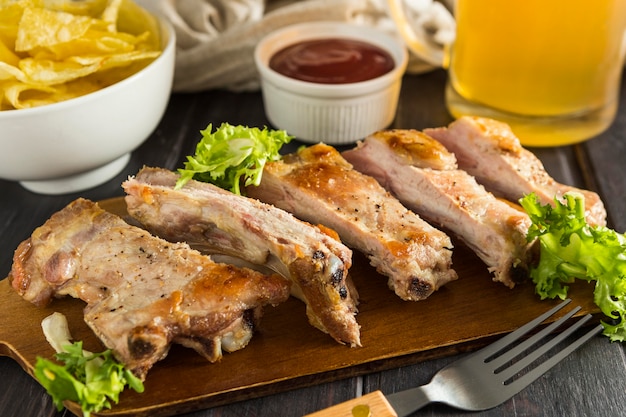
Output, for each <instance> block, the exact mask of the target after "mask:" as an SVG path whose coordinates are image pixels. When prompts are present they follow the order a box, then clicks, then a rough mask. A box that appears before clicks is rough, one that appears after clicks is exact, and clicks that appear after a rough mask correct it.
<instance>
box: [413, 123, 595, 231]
mask: <svg viewBox="0 0 626 417" xmlns="http://www.w3.org/2000/svg"><path fill="white" fill-rule="evenodd" d="M424 133H426V134H428V135H430V136H432V137H433V138H435V139H437V140H438V141H439V142H441V143H442V144H443V145H444V146H445V147H446V148H447V149H448V150H449V151H450V152H452V153H454V154H455V156H456V158H457V160H458V164H459V167H460V168H461V169H463V170H465V171H467V172H468V173H469V174H471V175H473V176H474V177H476V179H477V180H478V182H479V183H481V184H482V185H484V186H485V188H487V189H488V190H489V191H491V192H492V193H494V194H496V195H498V196H501V197H503V198H506V199H508V200H511V201H514V202H518V201H519V199H520V198H522V197H524V195H526V194H530V193H533V192H534V193H535V194H537V196H538V198H539V200H540V201H541V202H542V203H543V204H554V198H555V197H561V196H562V195H563V194H565V193H566V192H568V191H577V192H579V193H581V194H582V195H584V196H585V206H586V216H587V221H588V222H589V223H590V224H595V225H600V226H604V225H606V210H605V209H604V204H603V203H602V200H600V197H599V196H598V194H596V193H594V192H592V191H588V190H581V189H578V188H575V187H571V186H569V185H564V184H561V183H558V182H557V181H555V180H554V178H552V177H551V176H550V175H549V174H548V173H547V172H546V170H545V169H544V167H543V164H542V163H541V161H540V160H539V159H538V158H537V157H536V156H535V155H534V154H533V153H532V152H530V151H528V150H526V149H524V148H523V147H522V145H521V144H520V142H519V139H518V138H517V137H516V136H515V134H514V133H513V132H512V131H511V128H510V127H509V126H508V125H507V124H505V123H502V122H498V121H495V120H492V119H486V118H480V117H468V116H466V117H462V118H460V119H458V120H456V121H454V122H452V123H451V124H450V125H449V126H448V127H447V128H445V127H442V128H436V129H426V130H424Z"/></svg>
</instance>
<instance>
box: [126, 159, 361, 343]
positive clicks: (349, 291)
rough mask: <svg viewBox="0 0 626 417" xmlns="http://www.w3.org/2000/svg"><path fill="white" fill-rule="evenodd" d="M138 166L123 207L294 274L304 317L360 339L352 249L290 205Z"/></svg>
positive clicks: (187, 236)
mask: <svg viewBox="0 0 626 417" xmlns="http://www.w3.org/2000/svg"><path fill="white" fill-rule="evenodd" d="M177 179H178V174H176V173H174V172H172V171H168V170H165V169H159V168H143V169H142V170H141V171H140V172H139V173H138V174H137V175H136V177H135V178H130V179H128V180H127V181H125V182H124V183H123V187H124V190H125V191H126V193H127V196H126V204H127V209H128V212H129V214H130V215H131V216H133V217H134V218H135V219H136V220H137V221H139V222H140V223H141V224H142V225H143V226H144V227H146V228H147V229H148V230H150V231H151V232H153V233H155V234H156V235H158V236H161V237H163V238H165V239H167V240H170V241H185V242H188V243H189V244H190V245H191V246H192V247H195V248H198V249H199V250H201V251H203V252H209V253H220V254H224V255H229V256H234V257H238V258H241V259H243V260H245V261H247V262H249V263H252V264H255V265H263V266H266V267H269V268H270V269H273V270H274V271H276V272H278V273H280V274H282V275H283V276H285V277H288V278H290V279H291V280H293V283H294V285H292V292H293V294H294V295H296V296H297V297H298V298H300V299H302V300H303V301H304V302H305V303H306V307H307V308H306V312H307V315H308V318H309V322H310V323H311V324H312V325H313V326H315V327H317V328H319V329H320V330H322V331H324V332H327V333H329V334H330V335H331V336H332V337H333V338H334V339H335V340H337V341H338V342H340V343H347V344H349V345H350V346H359V345H360V330H359V325H358V324H357V321H356V317H355V314H356V312H357V308H356V303H357V294H356V290H355V288H354V286H353V284H352V280H351V278H350V277H349V275H348V270H349V268H350V266H351V265H352V251H351V250H350V249H349V248H348V247H346V246H345V245H343V244H342V243H341V242H340V241H338V240H337V239H335V238H333V237H331V236H329V235H328V234H325V233H323V232H322V231H321V230H320V229H319V228H317V227H315V226H312V225H311V224H309V223H306V222H303V221H300V220H298V219H296V218H295V217H294V216H293V215H291V214H290V213H287V212H286V211H284V210H281V209H279V208H277V207H274V206H271V205H269V204H264V203H261V202H260V201H257V200H255V199H252V198H247V197H242V196H239V195H235V194H233V193H231V192H230V191H226V190H223V189H221V188H219V187H216V186H214V185H212V184H208V183H204V182H198V181H189V182H188V183H186V184H185V186H184V187H182V188H180V189H175V184H176V181H177Z"/></svg>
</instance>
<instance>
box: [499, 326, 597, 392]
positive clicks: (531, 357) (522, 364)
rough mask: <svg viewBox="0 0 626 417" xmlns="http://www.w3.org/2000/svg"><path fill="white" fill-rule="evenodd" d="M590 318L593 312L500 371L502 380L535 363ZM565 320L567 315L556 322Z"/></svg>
mask: <svg viewBox="0 0 626 417" xmlns="http://www.w3.org/2000/svg"><path fill="white" fill-rule="evenodd" d="M590 318H591V314H587V315H586V316H584V317H582V318H580V319H579V320H578V321H577V322H576V323H574V324H573V325H571V326H570V327H568V328H567V329H566V330H564V331H563V332H561V333H560V334H558V335H556V336H555V337H554V338H552V339H551V340H550V341H549V342H546V343H545V344H543V345H542V346H540V347H538V348H537V349H535V350H533V351H532V352H530V353H529V354H528V355H526V356H525V357H524V358H522V359H520V360H519V361H517V362H515V363H514V364H512V365H511V366H509V367H508V368H506V369H504V370H502V372H499V373H498V375H499V376H500V378H501V380H502V381H506V380H508V379H509V378H511V377H512V376H514V375H515V374H517V373H518V372H520V371H521V370H522V369H524V368H526V367H527V366H528V365H530V364H531V363H533V362H534V361H535V360H537V359H539V357H541V355H543V354H545V353H547V352H548V351H549V350H550V349H552V348H553V347H555V346H556V345H558V344H559V343H561V342H562V341H563V340H565V339H566V338H567V337H568V336H569V335H571V334H572V333H574V332H575V331H576V330H578V329H579V328H580V327H581V326H582V325H583V324H585V323H586V322H587V321H589V319H590ZM565 320H567V316H564V317H563V318H562V319H560V320H559V321H558V322H556V323H554V324H558V325H560V324H562V323H563V322H564V321H565ZM551 327H552V326H551ZM555 327H558V326H555ZM537 341H538V340H536V341H534V342H533V343H529V344H528V347H530V346H532V345H534V344H535V342H537Z"/></svg>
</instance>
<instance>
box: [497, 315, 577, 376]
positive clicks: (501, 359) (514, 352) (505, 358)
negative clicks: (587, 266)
mask: <svg viewBox="0 0 626 417" xmlns="http://www.w3.org/2000/svg"><path fill="white" fill-rule="evenodd" d="M578 311H580V307H576V308H574V309H572V310H571V311H570V312H569V313H567V314H565V315H564V316H563V317H561V318H560V319H559V320H557V321H555V322H554V323H552V324H550V325H549V326H546V327H545V328H544V329H543V330H541V331H540V332H537V333H536V334H535V335H533V336H532V337H530V338H528V339H527V340H525V341H524V342H522V343H520V344H519V345H517V346H515V347H514V348H512V349H511V350H508V351H506V352H505V353H503V354H502V355H500V356H498V357H496V358H494V359H493V360H490V358H487V359H486V361H487V363H488V365H487V367H488V368H490V369H492V370H494V371H495V370H497V369H499V368H500V367H501V366H502V365H504V364H505V363H507V362H509V361H510V360H512V359H513V358H515V357H517V356H518V355H519V354H520V353H522V352H524V351H525V350H526V349H528V348H529V347H531V346H533V345H535V344H536V343H537V342H539V341H540V340H542V339H543V338H544V337H545V336H547V335H548V334H550V333H552V332H553V331H554V330H556V329H557V328H558V327H560V326H561V325H562V324H563V323H565V322H566V321H567V320H569V319H570V318H571V317H572V316H573V315H574V314H576V313H577V312H578Z"/></svg>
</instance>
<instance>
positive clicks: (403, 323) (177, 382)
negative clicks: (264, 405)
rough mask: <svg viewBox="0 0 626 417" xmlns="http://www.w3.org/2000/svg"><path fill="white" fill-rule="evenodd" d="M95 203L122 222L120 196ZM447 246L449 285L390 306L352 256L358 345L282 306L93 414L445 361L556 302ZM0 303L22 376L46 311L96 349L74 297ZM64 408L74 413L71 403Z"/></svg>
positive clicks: (149, 410)
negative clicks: (245, 332)
mask: <svg viewBox="0 0 626 417" xmlns="http://www.w3.org/2000/svg"><path fill="white" fill-rule="evenodd" d="M100 205H101V206H102V207H103V208H105V209H106V210H109V211H111V212H113V213H115V214H118V215H120V216H125V215H126V206H125V204H124V200H123V199H122V198H114V199H110V200H105V201H102V202H101V203H100ZM457 246H458V247H457V248H456V249H455V252H454V258H453V260H454V267H455V269H456V270H457V272H458V275H459V279H458V280H457V281H454V282H452V283H449V284H448V285H446V286H445V287H444V288H442V289H440V290H439V291H437V292H436V293H434V294H433V295H432V296H430V297H429V298H428V299H427V300H424V301H419V302H406V301H402V300H400V299H399V298H398V297H397V296H395V294H394V293H393V292H391V291H390V290H389V289H388V288H387V283H386V282H387V279H386V278H385V277H383V276H381V275H379V274H377V273H376V271H375V270H374V269H373V268H372V267H370V266H369V264H368V262H367V260H366V259H365V258H364V257H363V256H362V255H360V254H358V253H355V256H354V258H353V263H354V266H353V267H352V269H351V270H350V271H351V275H352V276H353V279H354V281H355V284H356V286H357V288H358V291H359V294H360V305H359V314H358V316H357V320H358V322H359V324H360V325H361V341H362V344H363V346H362V347H359V348H350V347H347V346H343V345H340V344H338V343H336V342H335V341H333V340H332V339H331V338H330V337H329V336H328V335H326V334H324V333H322V332H320V331H318V330H316V329H314V328H313V327H311V326H310V325H309V324H308V322H307V319H306V315H305V309H304V304H303V303H301V302H300V301H298V300H296V299H290V300H289V301H287V302H286V303H284V304H281V305H279V306H277V307H274V308H266V309H265V314H264V316H263V319H262V322H261V325H260V327H259V329H258V332H257V333H256V334H255V336H254V337H253V338H252V341H251V342H250V344H249V345H248V346H247V347H246V348H245V349H242V350H240V351H237V352H234V353H231V354H225V355H224V358H223V359H222V361H221V362H219V363H216V364H211V363H208V362H207V361H205V360H204V359H203V358H201V357H200V356H199V355H197V354H196V353H195V352H193V351H191V350H189V349H186V348H183V347H180V346H174V347H173V348H172V350H171V351H170V354H169V355H168V357H167V358H166V359H165V360H163V361H161V362H159V363H157V365H156V366H155V367H154V368H152V370H150V372H149V374H148V377H147V379H146V381H145V392H144V393H143V394H137V393H135V392H134V391H132V390H127V391H125V392H124V393H123V394H122V395H121V398H120V402H119V404H117V405H114V406H113V409H112V410H107V411H106V412H102V413H98V414H95V415H103V416H104V415H107V416H169V415H174V414H178V413H182V412H189V411H191V410H196V409H202V408H209V407H213V406H217V405H222V404H227V403H232V402H235V401H239V400H243V399H248V398H253V397H259V396H263V395H267V394H271V393H276V392H280V391H286V390H289V389H294V388H299V387H303V386H308V385H313V384H319V383H322V382H326V381H330V380H336V379H340V378H345V377H349V376H355V375H359V374H364V373H369V372H373V371H377V370H383V369H389V368H392V367H397V366H401V365H405V364H409V363H416V362H419V361H423V360H426V359H431V358H435V357H441V356H444V355H450V354H454V353H458V352H461V351H465V350H468V349H474V348H476V347H478V346H481V345H485V344H487V343H488V342H491V341H492V340H493V339H495V338H496V337H497V336H499V335H502V334H503V333H507V332H510V331H512V330H514V329H515V328H517V327H519V326H520V325H522V324H524V323H526V322H528V321H530V320H531V319H532V318H534V317H536V316H538V315H539V314H541V313H543V312H544V311H546V310H548V309H549V308H550V307H551V306H553V305H556V304H558V302H559V301H558V300H545V301H541V300H540V299H539V297H538V296H536V295H535V294H534V288H533V285H532V284H531V283H527V284H524V285H519V286H517V287H516V288H515V289H512V290H511V289H508V288H506V287H504V286H503V285H502V284H499V283H495V282H492V280H491V277H490V275H489V274H488V272H487V270H486V267H485V266H484V264H483V263H482V262H481V261H480V260H479V259H478V258H477V257H476V256H475V255H474V254H473V253H471V252H470V251H469V250H467V249H466V248H465V247H463V246H462V245H460V244H457ZM592 293H593V285H592V284H586V283H584V282H580V283H577V284H576V285H573V286H572V287H571V289H570V298H572V300H573V303H572V305H580V306H581V307H582V310H581V311H580V312H579V315H581V314H586V313H592V314H595V315H598V314H599V309H598V308H597V307H596V306H595V304H594V303H593V296H592ZM0 300H1V301H0V317H3V318H4V319H3V323H2V326H1V327H0V355H5V356H10V357H12V358H14V359H15V360H16V361H17V362H18V363H19V364H20V365H21V366H22V367H23V368H24V370H25V371H26V372H28V373H29V374H30V375H32V374H33V365H34V363H35V360H36V357H37V356H43V357H46V358H51V357H52V355H53V354H54V351H53V350H52V348H51V347H50V346H49V345H48V343H47V342H46V340H45V338H44V336H43V333H42V331H41V327H40V323H41V320H42V319H43V318H44V317H46V316H48V315H49V314H51V313H53V312H54V311H60V312H62V313H64V314H65V315H66V316H67V318H68V321H69V324H70V331H71V333H72V335H73V336H74V338H75V339H76V340H83V341H84V344H85V348H86V349H88V350H91V351H101V350H103V349H104V347H103V346H102V345H101V344H100V342H99V341H98V339H97V338H96V337H95V335H94V334H93V333H92V332H91V330H90V329H89V328H88V327H87V325H86V324H85V323H84V321H83V314H82V309H83V307H84V303H83V302H82V301H80V300H75V299H70V298H67V299H60V300H55V301H54V302H52V303H51V304H50V306H49V307H46V308H37V307H35V306H33V305H31V304H30V303H28V302H26V301H24V300H23V299H22V298H21V297H20V296H19V295H17V293H15V291H13V289H12V288H11V287H10V285H9V283H8V280H6V279H5V280H2V281H0ZM557 317H558V316H557ZM67 407H68V408H69V409H70V410H71V411H72V412H74V413H75V414H77V415H80V408H79V407H78V406H77V405H76V404H72V403H68V404H67Z"/></svg>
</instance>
